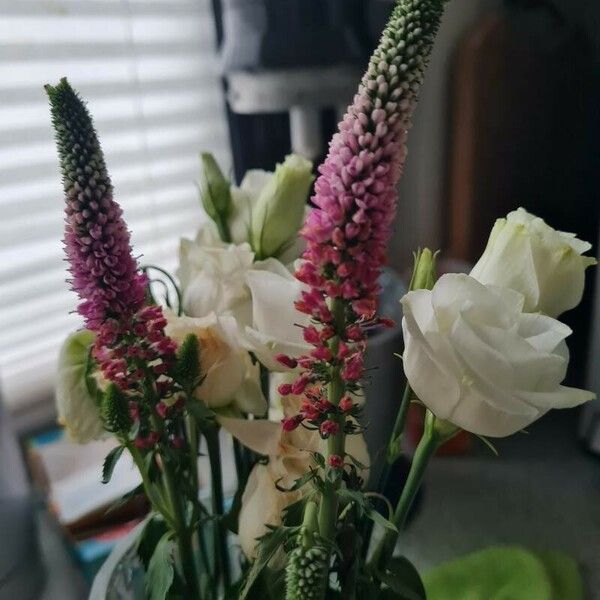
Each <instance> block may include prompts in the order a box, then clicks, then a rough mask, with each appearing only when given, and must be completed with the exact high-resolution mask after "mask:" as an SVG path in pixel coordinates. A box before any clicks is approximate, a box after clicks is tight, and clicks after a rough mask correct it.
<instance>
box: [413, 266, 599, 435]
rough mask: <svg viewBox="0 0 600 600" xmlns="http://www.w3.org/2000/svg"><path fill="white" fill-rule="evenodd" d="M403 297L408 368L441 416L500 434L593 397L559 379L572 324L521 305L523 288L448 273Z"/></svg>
mask: <svg viewBox="0 0 600 600" xmlns="http://www.w3.org/2000/svg"><path fill="white" fill-rule="evenodd" d="M401 302H402V306H403V309H404V319H403V322H402V326H403V330H404V341H405V350H404V369H405V372H406V376H407V378H408V381H409V382H410V385H411V386H412V388H413V390H414V391H415V393H416V395H417V396H418V398H419V399H420V400H421V401H422V402H423V403H424V404H425V405H426V406H427V407H428V408H429V409H430V410H431V411H432V412H433V413H434V414H435V415H436V416H437V417H439V418H441V419H445V420H447V421H450V422H451V423H454V424H455V425H457V426H459V427H461V428H463V429H466V430H467V431H470V432H472V433H476V434H480V435H487V436H492V437H503V436H507V435H510V434H512V433H515V432H516V431H519V430H520V429H523V428H524V427H527V426H528V425H529V424H530V423H532V422H533V421H535V420H536V419H538V418H539V417H541V416H542V415H544V414H545V413H546V412H547V411H549V410H550V409H552V408H569V407H573V406H577V405H578V404H582V403H583V402H586V401H588V400H591V399H593V398H594V394H593V393H591V392H588V391H585V390H580V389H576V388H571V387H565V386H562V385H561V382H562V381H563V379H564V378H565V374H566V372H567V366H568V362H569V352H568V349H567V346H566V344H565V342H564V339H565V338H566V337H567V336H569V335H570V334H571V330H570V329H569V328H568V327H567V326H566V325H563V324H562V323H560V322H559V321H556V320H555V319H552V318H550V317H547V316H545V315H541V314H531V313H523V303H524V299H523V295H522V294H519V293H518V292H515V291H513V290H510V289H506V288H498V287H494V286H489V285H487V286H486V285H483V284H481V283H479V282H478V281H476V280H475V279H474V278H472V277H469V276H468V275H458V274H449V275H444V276H443V277H441V278H440V279H439V280H438V282H437V283H436V285H435V287H434V288H433V290H432V291H428V290H417V291H414V292H409V293H408V294H407V295H406V296H404V298H403V299H402V301H401Z"/></svg>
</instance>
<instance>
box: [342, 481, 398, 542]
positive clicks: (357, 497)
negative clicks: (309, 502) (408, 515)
mask: <svg viewBox="0 0 600 600" xmlns="http://www.w3.org/2000/svg"><path fill="white" fill-rule="evenodd" d="M338 495H339V497H340V499H341V500H342V501H346V502H353V503H354V505H355V506H356V511H357V517H358V518H359V519H360V518H361V517H362V516H365V517H366V518H367V519H371V521H373V522H374V523H376V524H377V525H379V526H381V527H383V528H384V529H389V530H391V531H398V529H397V528H396V526H395V525H394V524H393V523H392V522H391V521H389V520H388V519H386V518H385V517H384V516H383V515H382V514H381V513H380V512H378V511H377V510H375V509H374V508H373V507H372V506H371V502H370V501H369V499H368V498H367V497H366V496H365V495H364V494H363V493H362V492H361V491H360V490H349V489H347V488H342V489H340V490H339V492H338Z"/></svg>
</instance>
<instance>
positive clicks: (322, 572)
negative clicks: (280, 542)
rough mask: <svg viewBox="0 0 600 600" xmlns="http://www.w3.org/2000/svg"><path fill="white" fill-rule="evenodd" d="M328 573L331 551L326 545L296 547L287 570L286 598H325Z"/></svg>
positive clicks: (291, 554)
mask: <svg viewBox="0 0 600 600" xmlns="http://www.w3.org/2000/svg"><path fill="white" fill-rule="evenodd" d="M328 573H329V552H328V551H327V549H326V548H325V547H324V546H319V545H317V546H313V547H311V548H304V547H303V546H302V545H300V546H298V547H296V548H295V549H294V550H292V552H291V553H290V556H289V559H288V564H287V567H286V570H285V587H286V595H285V598H286V600H312V599H319V600H320V599H321V598H324V597H325V590H326V587H327V575H328Z"/></svg>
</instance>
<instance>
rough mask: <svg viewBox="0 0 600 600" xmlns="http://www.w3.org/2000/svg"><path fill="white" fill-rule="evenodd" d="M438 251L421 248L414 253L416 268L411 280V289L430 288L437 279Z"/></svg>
mask: <svg viewBox="0 0 600 600" xmlns="http://www.w3.org/2000/svg"><path fill="white" fill-rule="evenodd" d="M436 259H437V252H435V253H434V252H432V251H431V250H430V249H429V248H423V249H421V248H419V249H418V250H417V251H416V252H415V253H414V260H415V262H414V268H413V274H412V277H411V280H410V286H409V288H408V289H409V291H413V290H430V289H432V288H433V286H434V285H435V282H436V280H437V270H436V264H435V263H436Z"/></svg>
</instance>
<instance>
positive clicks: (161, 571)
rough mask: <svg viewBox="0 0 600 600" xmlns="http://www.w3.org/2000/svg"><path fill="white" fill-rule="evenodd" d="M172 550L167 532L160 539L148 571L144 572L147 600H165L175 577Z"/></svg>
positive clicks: (172, 545)
mask: <svg viewBox="0 0 600 600" xmlns="http://www.w3.org/2000/svg"><path fill="white" fill-rule="evenodd" d="M173 549H174V543H173V540H172V539H171V534H170V533H169V532H167V533H165V534H164V535H163V536H162V537H161V538H160V541H159V542H158V544H157V545H156V548H155V549H154V554H153V555H152V558H151V559H150V562H149V563H148V570H147V571H146V594H147V596H148V600H165V598H166V597H167V593H168V591H169V588H170V587H171V584H172V583H173V579H174V577H175V570H174V568H173Z"/></svg>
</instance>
